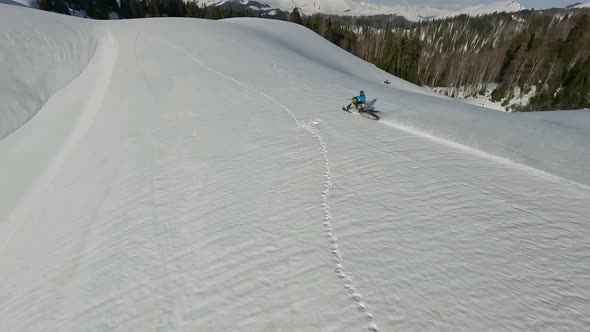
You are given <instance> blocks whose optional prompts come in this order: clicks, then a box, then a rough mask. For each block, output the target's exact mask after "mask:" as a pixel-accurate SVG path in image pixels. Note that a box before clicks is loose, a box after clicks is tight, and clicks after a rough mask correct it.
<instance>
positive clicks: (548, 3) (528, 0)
mask: <svg viewBox="0 0 590 332" xmlns="http://www.w3.org/2000/svg"><path fill="white" fill-rule="evenodd" d="M497 1H502V0H487V1H486V0H373V1H370V0H369V1H367V2H380V3H386V4H402V5H427V6H430V7H434V8H460V7H465V6H473V5H478V4H484V3H490V2H497ZM516 2H518V3H520V4H521V5H523V6H525V7H527V8H549V7H565V6H566V5H569V4H571V3H574V2H578V0H517V1H516ZM579 2H584V3H585V2H590V0H579Z"/></svg>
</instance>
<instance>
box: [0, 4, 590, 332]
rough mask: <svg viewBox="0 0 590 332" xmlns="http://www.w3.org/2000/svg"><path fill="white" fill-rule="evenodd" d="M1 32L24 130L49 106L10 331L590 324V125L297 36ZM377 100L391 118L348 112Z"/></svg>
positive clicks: (15, 16)
mask: <svg viewBox="0 0 590 332" xmlns="http://www.w3.org/2000/svg"><path fill="white" fill-rule="evenodd" d="M25 24H26V25H25ZM0 28H1V29H2V31H3V33H4V38H3V39H0V52H1V53H0V54H2V55H8V56H3V57H2V58H1V59H0V61H1V62H0V65H1V66H2V72H3V73H8V75H9V77H8V78H6V77H4V76H3V77H2V78H1V80H0V88H1V90H0V91H2V100H3V101H5V100H8V101H9V102H8V103H3V108H2V109H1V113H0V123H2V124H3V127H4V128H9V129H8V130H9V131H12V130H13V129H14V128H12V127H14V123H17V122H14V121H13V119H15V118H18V119H27V118H30V117H31V116H32V115H33V114H36V115H34V116H33V117H32V118H31V119H30V120H29V121H27V122H26V123H24V125H22V126H20V127H19V128H18V129H16V130H14V131H12V132H11V133H10V134H9V135H8V136H6V137H5V138H3V139H2V140H0V158H1V160H2V162H1V163H0V183H1V184H2V185H0V322H1V326H2V330H3V331H97V330H101V331H164V330H165V331H277V330H283V331H367V330H370V331H424V330H466V331H499V330H513V331H550V330H572V331H584V330H588V329H589V328H590V314H589V313H588V310H587V307H588V304H589V303H588V299H589V298H590V287H589V286H590V285H589V281H588V280H589V279H590V270H589V269H588V266H590V225H589V224H588V215H590V206H589V205H588V202H589V201H590V153H589V152H590V151H588V144H587V143H588V140H589V138H590V118H589V115H590V113H582V112H560V113H544V114H534V115H533V116H531V115H530V114H518V115H515V114H507V113H500V112H494V111H489V110H485V109H482V108H478V107H475V106H470V105H466V104H462V103H459V102H456V101H454V100H450V99H448V98H442V97H439V96H436V95H435V94H434V93H431V92H428V91H425V90H423V89H421V88H419V87H417V86H414V85H411V84H409V83H406V82H404V81H402V80H399V79H396V78H395V77H393V76H391V75H388V74H386V73H385V72H383V71H381V70H379V69H377V68H376V67H374V66H372V65H370V64H368V63H366V62H364V61H362V60H360V59H358V58H355V57H353V56H352V55H350V54H348V53H346V52H345V51H343V50H341V49H340V48H338V47H336V46H334V45H333V44H331V43H329V42H327V41H325V40H324V39H322V38H320V37H319V36H317V35H316V34H314V33H312V32H311V31H309V30H307V29H305V28H304V27H302V26H298V25H294V24H290V23H287V22H281V21H274V20H262V19H230V20H221V21H211V20H198V19H170V18H166V19H144V20H139V19H138V20H125V21H93V20H83V19H78V18H73V17H68V16H65V15H57V14H52V13H48V12H43V11H38V10H31V9H28V8H23V7H19V6H8V5H0ZM19 31H20V34H19V33H18V32H19ZM73 31H75V32H73ZM236 54H239V55H240V58H239V59H237V58H236ZM16 55H26V56H16ZM43 55H44V56H43ZM76 56H77V58H76ZM237 60H239V61H237ZM385 79H388V80H390V81H391V84H390V85H385V84H383V83H382V82H383V80H385ZM15 82H19V83H18V84H17V83H15ZM360 89H364V90H365V91H366V92H367V95H368V99H369V100H370V103H371V104H373V105H374V107H375V108H377V109H378V110H380V111H381V113H380V115H381V120H380V121H371V120H368V119H365V118H363V117H360V116H357V115H355V114H349V113H345V112H342V111H341V110H340V106H341V105H343V104H344V103H346V102H347V99H348V98H349V97H350V96H352V95H353V94H354V93H356V92H358V90H360ZM6 121H9V122H10V123H12V124H13V125H10V126H5V125H4V124H5V123H8V122H6Z"/></svg>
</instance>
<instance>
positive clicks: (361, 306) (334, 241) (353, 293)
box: [136, 34, 379, 332]
mask: <svg viewBox="0 0 590 332" xmlns="http://www.w3.org/2000/svg"><path fill="white" fill-rule="evenodd" d="M139 38H141V36H140V35H139V34H138V35H137V37H136V42H137V40H138V39H139ZM158 41H159V42H162V43H165V44H167V45H169V46H171V47H172V48H175V49H177V50H179V51H181V52H183V53H185V54H186V55H187V56H188V57H190V58H191V59H192V60H193V61H195V62H196V63H197V64H199V66H201V67H203V68H205V69H206V70H208V71H210V72H213V73H215V74H217V75H219V76H221V77H223V78H225V79H227V80H230V81H232V82H234V83H236V84H238V85H240V86H242V87H244V88H246V89H248V90H252V91H254V92H255V93H257V94H259V95H261V96H262V97H264V98H266V99H267V100H269V101H270V102H272V103H274V104H276V105H277V106H279V107H280V108H281V109H283V110H284V111H285V112H287V114H289V116H290V117H291V118H292V119H293V121H294V122H295V124H296V125H297V126H298V127H299V128H302V129H303V130H305V131H306V132H308V133H309V134H311V135H312V136H313V137H314V139H315V141H316V142H317V143H318V145H319V147H320V150H321V152H322V156H323V163H324V183H323V188H324V190H323V191H322V195H321V196H320V198H321V209H322V213H323V220H324V222H323V226H324V228H325V230H326V234H327V236H328V239H329V241H330V250H331V254H332V256H333V261H334V272H335V273H336V275H337V277H338V278H339V279H341V280H342V283H343V285H344V288H345V289H346V291H347V292H348V295H349V296H350V298H351V300H353V301H354V302H355V304H356V306H357V309H358V310H360V311H361V312H363V313H364V317H365V318H366V320H367V322H368V330H369V331H370V332H378V331H379V330H378V328H377V324H376V323H375V322H374V317H373V314H372V313H371V312H370V311H369V309H368V308H367V305H366V304H365V303H364V302H363V298H362V296H361V294H360V292H359V291H358V290H357V289H356V288H355V287H354V284H353V282H352V279H351V278H350V276H349V275H348V274H347V273H346V270H345V268H344V261H343V259H342V253H341V252H340V247H339V245H338V238H337V237H336V235H334V228H333V226H332V222H331V221H332V215H331V214H330V205H329V204H328V194H329V192H330V188H331V187H332V173H331V171H330V161H329V159H328V145H327V144H326V141H325V140H324V138H323V137H322V136H321V135H320V133H319V130H318V129H317V128H316V126H317V125H319V124H320V121H319V120H315V121H311V122H305V121H301V120H299V119H298V118H297V117H296V116H295V114H293V112H291V110H290V109H289V108H288V107H287V106H285V105H284V104H282V103H281V102H280V101H278V100H277V99H275V98H274V97H273V96H270V95H268V94H266V93H264V92H262V91H260V90H258V89H256V88H254V87H252V86H250V85H248V84H246V83H244V82H242V81H240V80H238V79H236V78H234V77H232V76H230V75H228V74H225V73H222V72H220V71H218V70H216V69H214V68H212V67H211V66H209V65H207V64H206V63H204V62H203V61H202V60H201V59H199V58H198V57H196V56H195V55H194V54H192V53H190V52H189V51H187V50H186V49H184V48H182V47H180V46H178V45H175V44H173V43H171V42H168V41H164V40H158Z"/></svg>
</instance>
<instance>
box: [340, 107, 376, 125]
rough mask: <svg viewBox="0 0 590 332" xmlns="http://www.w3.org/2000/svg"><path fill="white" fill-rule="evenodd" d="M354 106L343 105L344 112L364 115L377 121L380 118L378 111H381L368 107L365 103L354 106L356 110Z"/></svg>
mask: <svg viewBox="0 0 590 332" xmlns="http://www.w3.org/2000/svg"><path fill="white" fill-rule="evenodd" d="M352 108H353V107H351V106H350V105H348V106H342V110H343V111H344V112H348V113H356V114H358V115H360V116H363V117H365V118H367V119H371V120H375V121H377V120H379V116H378V115H377V113H378V112H379V111H376V110H374V109H370V108H368V107H367V105H366V104H364V103H363V104H360V105H359V106H354V110H353V109H352Z"/></svg>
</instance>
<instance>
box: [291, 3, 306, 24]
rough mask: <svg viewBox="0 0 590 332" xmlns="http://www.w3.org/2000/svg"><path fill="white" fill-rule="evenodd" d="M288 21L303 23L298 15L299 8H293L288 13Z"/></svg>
mask: <svg viewBox="0 0 590 332" xmlns="http://www.w3.org/2000/svg"><path fill="white" fill-rule="evenodd" d="M289 21H291V22H293V23H295V24H303V20H302V19H301V15H299V8H297V7H295V8H293V11H292V12H291V14H289Z"/></svg>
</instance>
